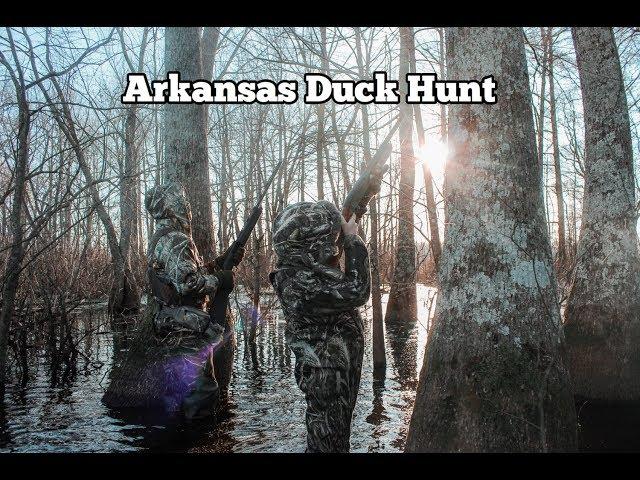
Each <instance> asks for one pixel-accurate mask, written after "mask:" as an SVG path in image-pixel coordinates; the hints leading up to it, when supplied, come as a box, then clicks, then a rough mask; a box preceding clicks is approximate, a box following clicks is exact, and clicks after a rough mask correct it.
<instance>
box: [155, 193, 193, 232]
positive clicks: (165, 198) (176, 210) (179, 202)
mask: <svg viewBox="0 0 640 480" xmlns="http://www.w3.org/2000/svg"><path fill="white" fill-rule="evenodd" d="M144 206H145V208H146V209H147V211H148V212H149V213H150V214H151V216H152V217H153V218H154V219H156V220H162V219H172V220H175V221H177V222H178V223H179V224H180V225H186V226H188V225H189V224H190V223H191V208H190V206H189V202H188V201H187V197H186V195H185V192H184V188H183V187H182V185H180V184H179V183H178V182H168V183H165V184H163V185H156V186H155V187H153V188H152V189H151V190H149V191H147V193H146V195H145V197H144Z"/></svg>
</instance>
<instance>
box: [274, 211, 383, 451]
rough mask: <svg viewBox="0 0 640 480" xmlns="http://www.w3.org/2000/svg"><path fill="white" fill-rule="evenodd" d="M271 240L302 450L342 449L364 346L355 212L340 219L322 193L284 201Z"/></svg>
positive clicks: (365, 267) (363, 258)
mask: <svg viewBox="0 0 640 480" xmlns="http://www.w3.org/2000/svg"><path fill="white" fill-rule="evenodd" d="M341 229H342V230H343V233H344V237H342V236H340V232H341ZM273 244H274V249H275V251H276V254H277V262H276V270H275V271H273V272H271V274H270V280H271V283H272V284H273V286H274V288H275V291H276V293H277V295H278V297H279V299H280V302H281V304H282V309H283V311H284V315H285V318H286V321H287V327H286V337H287V342H288V344H289V347H290V348H291V350H293V352H294V354H295V357H296V365H295V377H296V382H297V383H298V386H299V387H300V389H301V390H302V391H303V392H304V394H305V398H306V401H307V413H306V425H307V452H348V451H349V437H350V431H351V417H352V414H353V409H354V407H355V402H356V397H357V394H358V387H359V384H360V373H361V369H362V358H363V353H364V337H363V327H362V319H361V318H360V314H359V313H358V307H360V306H361V305H364V304H365V303H366V301H367V300H368V298H369V293H370V288H371V281H370V272H369V255H368V252H367V247H366V246H365V244H364V242H363V241H362V239H361V238H360V237H359V236H358V235H357V234H356V224H355V216H354V217H353V218H352V219H350V221H349V223H346V222H344V219H343V218H342V215H341V214H340V212H339V211H338V209H337V208H336V207H335V206H334V205H333V204H331V203H330V202H326V201H320V202H317V203H310V202H300V203H296V204H293V205H290V206H288V207H286V208H285V209H284V210H283V211H282V212H280V214H279V215H278V216H277V217H276V219H275V221H274V226H273ZM341 247H342V248H343V249H344V254H345V271H344V272H343V271H341V270H340V266H339V263H338V259H339V252H340V250H341V249H342V248H341Z"/></svg>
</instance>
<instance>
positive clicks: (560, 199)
mask: <svg viewBox="0 0 640 480" xmlns="http://www.w3.org/2000/svg"><path fill="white" fill-rule="evenodd" d="M548 32H549V33H548V35H549V37H548V41H547V42H548V48H549V58H548V62H549V114H550V116H551V142H552V144H553V169H554V172H555V179H556V182H555V192H556V204H557V208H558V263H559V264H560V265H564V264H565V262H566V260H567V246H566V245H567V244H566V238H567V235H566V233H565V219H564V195H563V193H562V170H561V168H560V146H559V143H558V122H557V119H556V94H555V87H554V85H555V80H554V78H553V39H552V34H553V27H549V31H548Z"/></svg>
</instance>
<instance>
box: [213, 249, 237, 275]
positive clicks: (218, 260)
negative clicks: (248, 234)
mask: <svg viewBox="0 0 640 480" xmlns="http://www.w3.org/2000/svg"><path fill="white" fill-rule="evenodd" d="M230 249H231V247H229V248H227V250H226V251H225V252H224V253H223V254H222V255H220V256H219V257H218V258H216V259H215V260H214V261H213V262H214V264H215V268H216V269H217V270H222V267H223V264H224V259H225V258H227V255H228V254H229V250H230ZM243 258H244V247H242V248H239V249H238V251H237V252H236V254H235V255H234V256H233V266H234V267H237V266H238V265H240V262H241V261H242V259H243Z"/></svg>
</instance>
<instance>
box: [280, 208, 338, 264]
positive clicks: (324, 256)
mask: <svg viewBox="0 0 640 480" xmlns="http://www.w3.org/2000/svg"><path fill="white" fill-rule="evenodd" d="M341 228H342V215H341V214H340V212H339V211H338V209H337V208H336V207H335V205H333V204H332V203H331V202H327V201H325V200H321V201H319V202H316V203H312V202H299V203H294V204H293V205H289V206H287V207H286V208H285V209H284V210H282V211H281V212H280V213H279V214H278V215H277V216H276V218H275V220H274V222H273V243H274V250H275V251H276V254H277V255H278V261H279V264H291V265H309V264H311V263H325V262H327V261H328V260H329V259H330V258H332V257H334V256H335V255H337V254H338V253H339V248H338V245H337V243H336V242H337V240H338V236H339V234H340V230H341Z"/></svg>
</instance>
